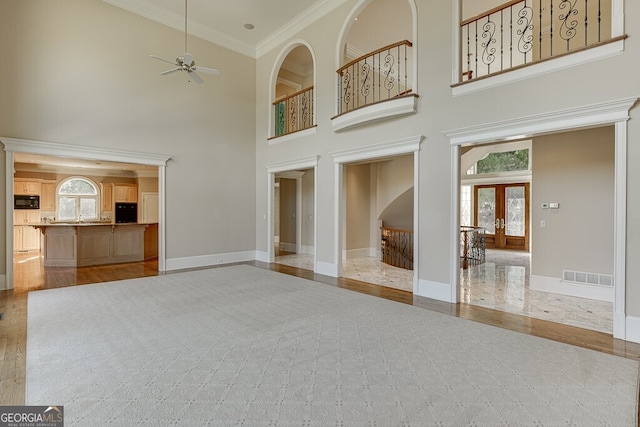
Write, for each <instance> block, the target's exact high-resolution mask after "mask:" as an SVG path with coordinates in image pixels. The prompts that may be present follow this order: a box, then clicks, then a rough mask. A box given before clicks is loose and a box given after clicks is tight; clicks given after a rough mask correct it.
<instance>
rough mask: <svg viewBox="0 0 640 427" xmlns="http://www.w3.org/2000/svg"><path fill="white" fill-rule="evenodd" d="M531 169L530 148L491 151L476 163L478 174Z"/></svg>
mask: <svg viewBox="0 0 640 427" xmlns="http://www.w3.org/2000/svg"><path fill="white" fill-rule="evenodd" d="M528 169H529V150H528V149H527V150H517V151H503V152H501V153H491V154H489V155H488V156H487V157H485V158H484V159H482V160H479V161H478V163H476V171H475V173H477V174H479V175H480V174H485V173H497V172H514V171H524V170H528Z"/></svg>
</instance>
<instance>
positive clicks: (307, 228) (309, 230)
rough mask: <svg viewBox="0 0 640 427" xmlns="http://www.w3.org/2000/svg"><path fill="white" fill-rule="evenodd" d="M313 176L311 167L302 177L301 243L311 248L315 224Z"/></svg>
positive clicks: (313, 243) (313, 242)
mask: <svg viewBox="0 0 640 427" xmlns="http://www.w3.org/2000/svg"><path fill="white" fill-rule="evenodd" d="M314 185H315V177H314V173H313V169H309V170H307V171H306V173H305V174H304V176H303V177H302V218H301V220H302V236H301V242H302V245H303V246H305V247H307V248H312V247H313V246H314V245H315V240H314V235H315V233H314V224H315V203H314V197H315V190H314Z"/></svg>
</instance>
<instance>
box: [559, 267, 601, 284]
mask: <svg viewBox="0 0 640 427" xmlns="http://www.w3.org/2000/svg"><path fill="white" fill-rule="evenodd" d="M562 280H563V281H565V282H573V283H579V284H581V285H597V286H608V287H612V286H613V276H611V275H609V274H598V273H585V272H582V271H571V270H562Z"/></svg>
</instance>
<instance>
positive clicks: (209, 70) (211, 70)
mask: <svg viewBox="0 0 640 427" xmlns="http://www.w3.org/2000/svg"><path fill="white" fill-rule="evenodd" d="M193 69H194V70H197V71H200V72H201V73H206V74H213V75H216V76H217V75H219V74H220V70H216V69H215V68H206V67H193Z"/></svg>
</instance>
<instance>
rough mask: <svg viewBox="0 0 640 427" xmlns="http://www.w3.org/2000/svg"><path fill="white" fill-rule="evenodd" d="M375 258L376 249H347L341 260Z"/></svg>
mask: <svg viewBox="0 0 640 427" xmlns="http://www.w3.org/2000/svg"><path fill="white" fill-rule="evenodd" d="M375 256H376V248H360V249H349V250H348V251H345V256H344V258H343V259H355V258H371V257H375Z"/></svg>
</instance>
